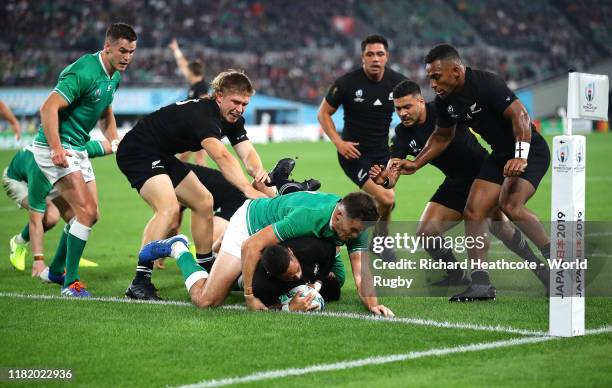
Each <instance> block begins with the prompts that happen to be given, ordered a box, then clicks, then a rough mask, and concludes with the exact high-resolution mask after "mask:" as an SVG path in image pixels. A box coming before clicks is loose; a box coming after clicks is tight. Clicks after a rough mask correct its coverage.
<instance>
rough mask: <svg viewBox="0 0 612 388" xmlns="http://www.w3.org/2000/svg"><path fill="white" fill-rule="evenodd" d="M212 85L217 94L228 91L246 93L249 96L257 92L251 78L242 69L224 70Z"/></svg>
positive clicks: (214, 92)
mask: <svg viewBox="0 0 612 388" xmlns="http://www.w3.org/2000/svg"><path fill="white" fill-rule="evenodd" d="M210 86H211V88H212V90H213V94H215V95H216V94H218V93H226V92H235V93H244V94H248V95H249V96H252V95H254V94H255V89H253V85H251V80H250V79H249V77H247V76H246V74H244V71H242V70H234V69H228V70H226V71H222V72H221V73H219V74H218V75H217V76H216V77H215V79H213V80H212V82H211V83H210Z"/></svg>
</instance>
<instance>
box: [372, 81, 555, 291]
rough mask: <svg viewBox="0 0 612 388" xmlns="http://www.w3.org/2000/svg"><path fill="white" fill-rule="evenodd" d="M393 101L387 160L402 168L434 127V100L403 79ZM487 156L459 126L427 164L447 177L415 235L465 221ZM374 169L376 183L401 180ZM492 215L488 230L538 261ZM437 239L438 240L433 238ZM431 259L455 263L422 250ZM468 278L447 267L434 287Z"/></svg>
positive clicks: (442, 251) (449, 254) (499, 215)
mask: <svg viewBox="0 0 612 388" xmlns="http://www.w3.org/2000/svg"><path fill="white" fill-rule="evenodd" d="M393 103H394V105H395V111H396V113H397V115H398V116H399V118H400V119H401V123H400V124H398V125H397V126H396V127H395V136H394V137H393V139H392V141H391V160H390V162H389V164H391V165H395V166H397V168H400V169H401V166H402V164H404V163H408V161H406V160H405V158H406V156H408V155H411V156H413V157H414V156H417V155H418V154H419V152H420V151H421V150H422V149H423V147H425V144H426V143H427V140H428V139H429V137H430V136H431V134H432V133H433V131H434V129H435V128H436V119H437V114H436V107H435V103H434V102H429V103H425V99H424V98H423V96H422V94H421V88H420V87H419V85H417V84H416V83H415V82H413V81H408V80H406V81H402V82H401V83H399V84H398V85H397V86H395V88H394V89H393ZM488 156H489V154H488V152H487V151H486V150H485V149H484V148H483V147H482V146H481V145H480V144H479V143H478V141H477V140H476V137H475V136H474V135H472V133H471V132H470V131H469V129H468V128H466V127H465V124H463V123H458V124H457V127H456V129H455V136H454V137H453V139H452V141H451V142H450V144H449V145H448V147H446V149H445V150H444V151H443V152H442V153H441V154H440V155H439V156H437V157H436V158H434V159H432V160H431V161H430V164H432V165H433V166H435V167H437V168H438V169H439V170H440V171H441V172H442V173H443V174H444V176H445V179H444V181H443V182H442V184H441V185H440V187H438V189H437V190H436V192H435V193H434V195H433V196H432V197H431V199H430V200H429V202H428V203H427V205H426V206H425V209H424V210H423V213H422V214H421V218H420V220H419V227H418V229H417V235H421V234H422V235H425V236H442V235H443V234H444V233H445V232H446V231H447V230H449V229H451V228H452V227H454V226H455V225H456V224H457V223H458V222H459V221H461V220H462V219H463V211H464V208H465V204H466V202H467V198H468V195H469V193H470V187H471V186H472V183H473V182H474V179H475V178H476V176H478V173H479V171H480V168H481V166H482V164H483V163H484V161H485V160H486V159H487V157H488ZM393 170H394V169H393V168H392V169H391V170H383V169H382V168H381V167H380V166H373V167H372V169H371V171H370V172H371V178H372V180H373V181H374V182H375V183H378V184H381V185H386V186H389V187H394V186H395V185H396V184H397V180H398V179H399V174H398V173H397V172H392V171H393ZM491 217H492V218H493V220H494V221H496V222H494V223H493V226H492V228H491V232H492V233H493V234H494V235H495V236H497V237H498V238H499V239H500V240H501V241H502V242H503V243H504V244H505V245H506V246H507V247H508V248H509V249H510V250H512V251H513V252H514V253H516V254H517V255H518V256H519V257H521V258H523V259H524V260H527V261H529V262H535V263H537V264H538V268H541V267H540V266H539V264H541V261H540V260H539V259H538V258H537V256H536V255H535V254H534V253H533V251H531V248H529V245H528V244H527V242H526V241H525V239H524V237H523V234H522V233H521V231H520V230H519V229H518V228H516V227H514V226H513V225H512V224H511V223H510V222H509V220H508V218H507V217H506V216H505V215H504V214H503V212H501V210H499V208H496V209H495V211H494V212H493V213H492V215H491ZM436 241H437V240H436ZM425 250H426V251H427V252H428V253H429V254H430V255H431V257H432V258H434V259H436V260H440V261H444V262H447V263H454V262H456V261H457V259H456V258H455V255H454V253H453V250H452V249H450V248H444V247H442V246H425ZM534 272H535V273H536V275H537V276H538V278H539V279H540V280H541V281H542V282H543V283H544V284H545V286H546V287H548V271H547V270H546V269H545V268H541V269H538V270H536V271H534ZM468 284H469V280H468V278H467V274H466V273H465V271H464V270H463V269H460V268H458V269H448V270H447V276H446V277H445V278H443V279H442V280H440V281H438V282H436V283H433V284H432V285H434V286H455V285H468Z"/></svg>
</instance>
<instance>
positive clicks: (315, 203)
mask: <svg viewBox="0 0 612 388" xmlns="http://www.w3.org/2000/svg"><path fill="white" fill-rule="evenodd" d="M341 199H342V198H341V197H340V196H338V195H335V194H327V193H321V192H318V191H300V192H297V193H292V194H286V195H280V196H277V197H274V198H259V199H256V200H253V201H251V202H250V203H249V206H248V209H247V228H248V232H249V235H253V234H255V233H257V232H258V231H260V230H261V229H263V228H265V227H266V226H268V225H272V229H273V230H274V235H275V236H276V238H278V239H279V240H280V241H284V240H289V239H292V238H296V237H317V238H324V239H328V240H331V241H333V242H334V243H335V244H336V245H342V244H346V246H347V249H348V251H349V253H351V252H354V251H357V250H367V249H368V236H367V232H366V231H363V232H361V234H360V235H359V236H357V237H356V238H354V239H351V240H349V241H346V242H344V241H340V239H339V238H338V235H337V234H336V232H334V230H333V229H332V228H331V217H332V213H333V212H334V209H335V208H336V205H337V204H338V202H340V200H341Z"/></svg>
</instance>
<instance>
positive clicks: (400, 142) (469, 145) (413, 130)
mask: <svg viewBox="0 0 612 388" xmlns="http://www.w3.org/2000/svg"><path fill="white" fill-rule="evenodd" d="M425 109H426V112H427V118H426V119H425V122H424V123H423V124H418V123H417V124H415V125H413V126H411V127H406V126H404V124H402V123H400V124H398V125H397V126H396V127H395V135H394V136H393V139H392V140H391V157H392V158H400V159H405V158H406V156H407V155H411V156H417V155H418V154H419V152H421V150H422V149H423V147H425V143H427V140H428V139H429V136H431V134H432V133H433V131H434V130H435V129H436V121H437V115H436V107H435V103H434V102H428V103H427V104H426V105H425ZM487 156H488V152H487V151H486V150H485V149H484V148H483V147H482V146H481V145H480V144H479V143H478V140H477V139H476V137H475V136H474V135H473V134H472V133H471V132H470V131H469V130H468V129H467V128H466V127H465V126H464V125H457V128H456V129H455V137H454V138H453V140H452V141H451V143H450V144H449V145H448V147H447V148H446V149H445V150H444V151H443V152H442V153H441V154H440V155H439V156H438V157H437V158H435V159H433V160H431V161H430V162H429V163H430V164H432V165H434V166H436V167H437V168H438V169H439V170H440V171H442V173H443V174H444V175H446V176H447V177H449V178H458V177H466V176H474V175H475V174H476V173H477V172H478V171H479V170H480V166H481V164H482V162H483V161H484V160H485V159H486V158H487Z"/></svg>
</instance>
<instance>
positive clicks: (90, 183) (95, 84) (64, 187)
mask: <svg viewBox="0 0 612 388" xmlns="http://www.w3.org/2000/svg"><path fill="white" fill-rule="evenodd" d="M136 39H137V37H136V33H135V32H134V29H133V28H132V27H130V26H129V25H127V24H123V23H114V24H111V25H110V26H109V28H108V29H107V31H106V38H105V41H104V48H103V49H102V50H101V51H99V52H97V53H94V54H86V55H84V56H82V57H81V58H79V59H78V60H76V62H74V63H72V64H70V65H69V66H68V67H66V68H65V69H64V70H63V71H62V73H61V74H60V76H59V80H58V83H57V85H56V86H55V88H54V89H53V92H52V93H51V94H50V95H49V97H47V99H46V100H45V102H44V103H43V105H42V107H41V108H40V116H41V120H42V124H41V127H40V129H39V132H38V135H37V137H36V139H35V140H34V148H33V149H34V151H33V153H34V158H35V160H36V164H38V166H39V167H40V169H41V171H42V172H43V174H44V175H45V177H46V178H47V179H48V181H49V183H51V184H52V185H53V186H54V187H55V188H57V189H58V191H59V193H60V195H61V196H62V197H63V198H64V199H65V200H66V202H68V204H69V205H70V206H71V207H72V209H73V210H74V212H75V218H73V220H72V221H71V222H70V226H69V227H68V231H67V232H66V231H65V232H64V233H63V234H62V236H61V239H60V242H59V244H58V248H57V249H58V254H57V255H61V254H62V252H64V255H65V256H66V276H65V280H64V287H63V288H62V295H64V296H69V297H87V296H90V295H91V294H90V293H89V292H88V291H87V290H86V289H85V287H84V285H83V283H81V282H80V281H79V276H78V267H79V260H80V257H81V254H82V253H83V250H84V248H85V244H86V243H87V240H88V238H89V234H90V232H91V228H92V226H93V225H94V223H95V222H96V221H97V219H98V199H97V190H96V184H95V177H94V174H93V169H92V167H91V163H90V161H89V158H88V156H87V151H86V150H85V144H86V143H87V142H88V141H89V132H91V130H92V129H93V128H94V126H95V125H96V123H97V122H98V120H100V122H101V124H100V126H101V130H102V132H103V133H104V135H105V137H106V138H107V139H108V140H109V141H110V142H111V144H112V146H113V148H114V149H116V147H117V145H118V143H119V140H118V138H117V124H116V122H115V116H114V114H113V111H112V107H111V104H112V102H113V97H114V94H115V91H116V90H117V88H118V87H119V83H120V81H121V75H120V72H122V71H125V70H126V69H127V66H128V65H129V63H130V61H131V60H132V57H133V55H134V51H135V50H136ZM55 275H59V274H55Z"/></svg>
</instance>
